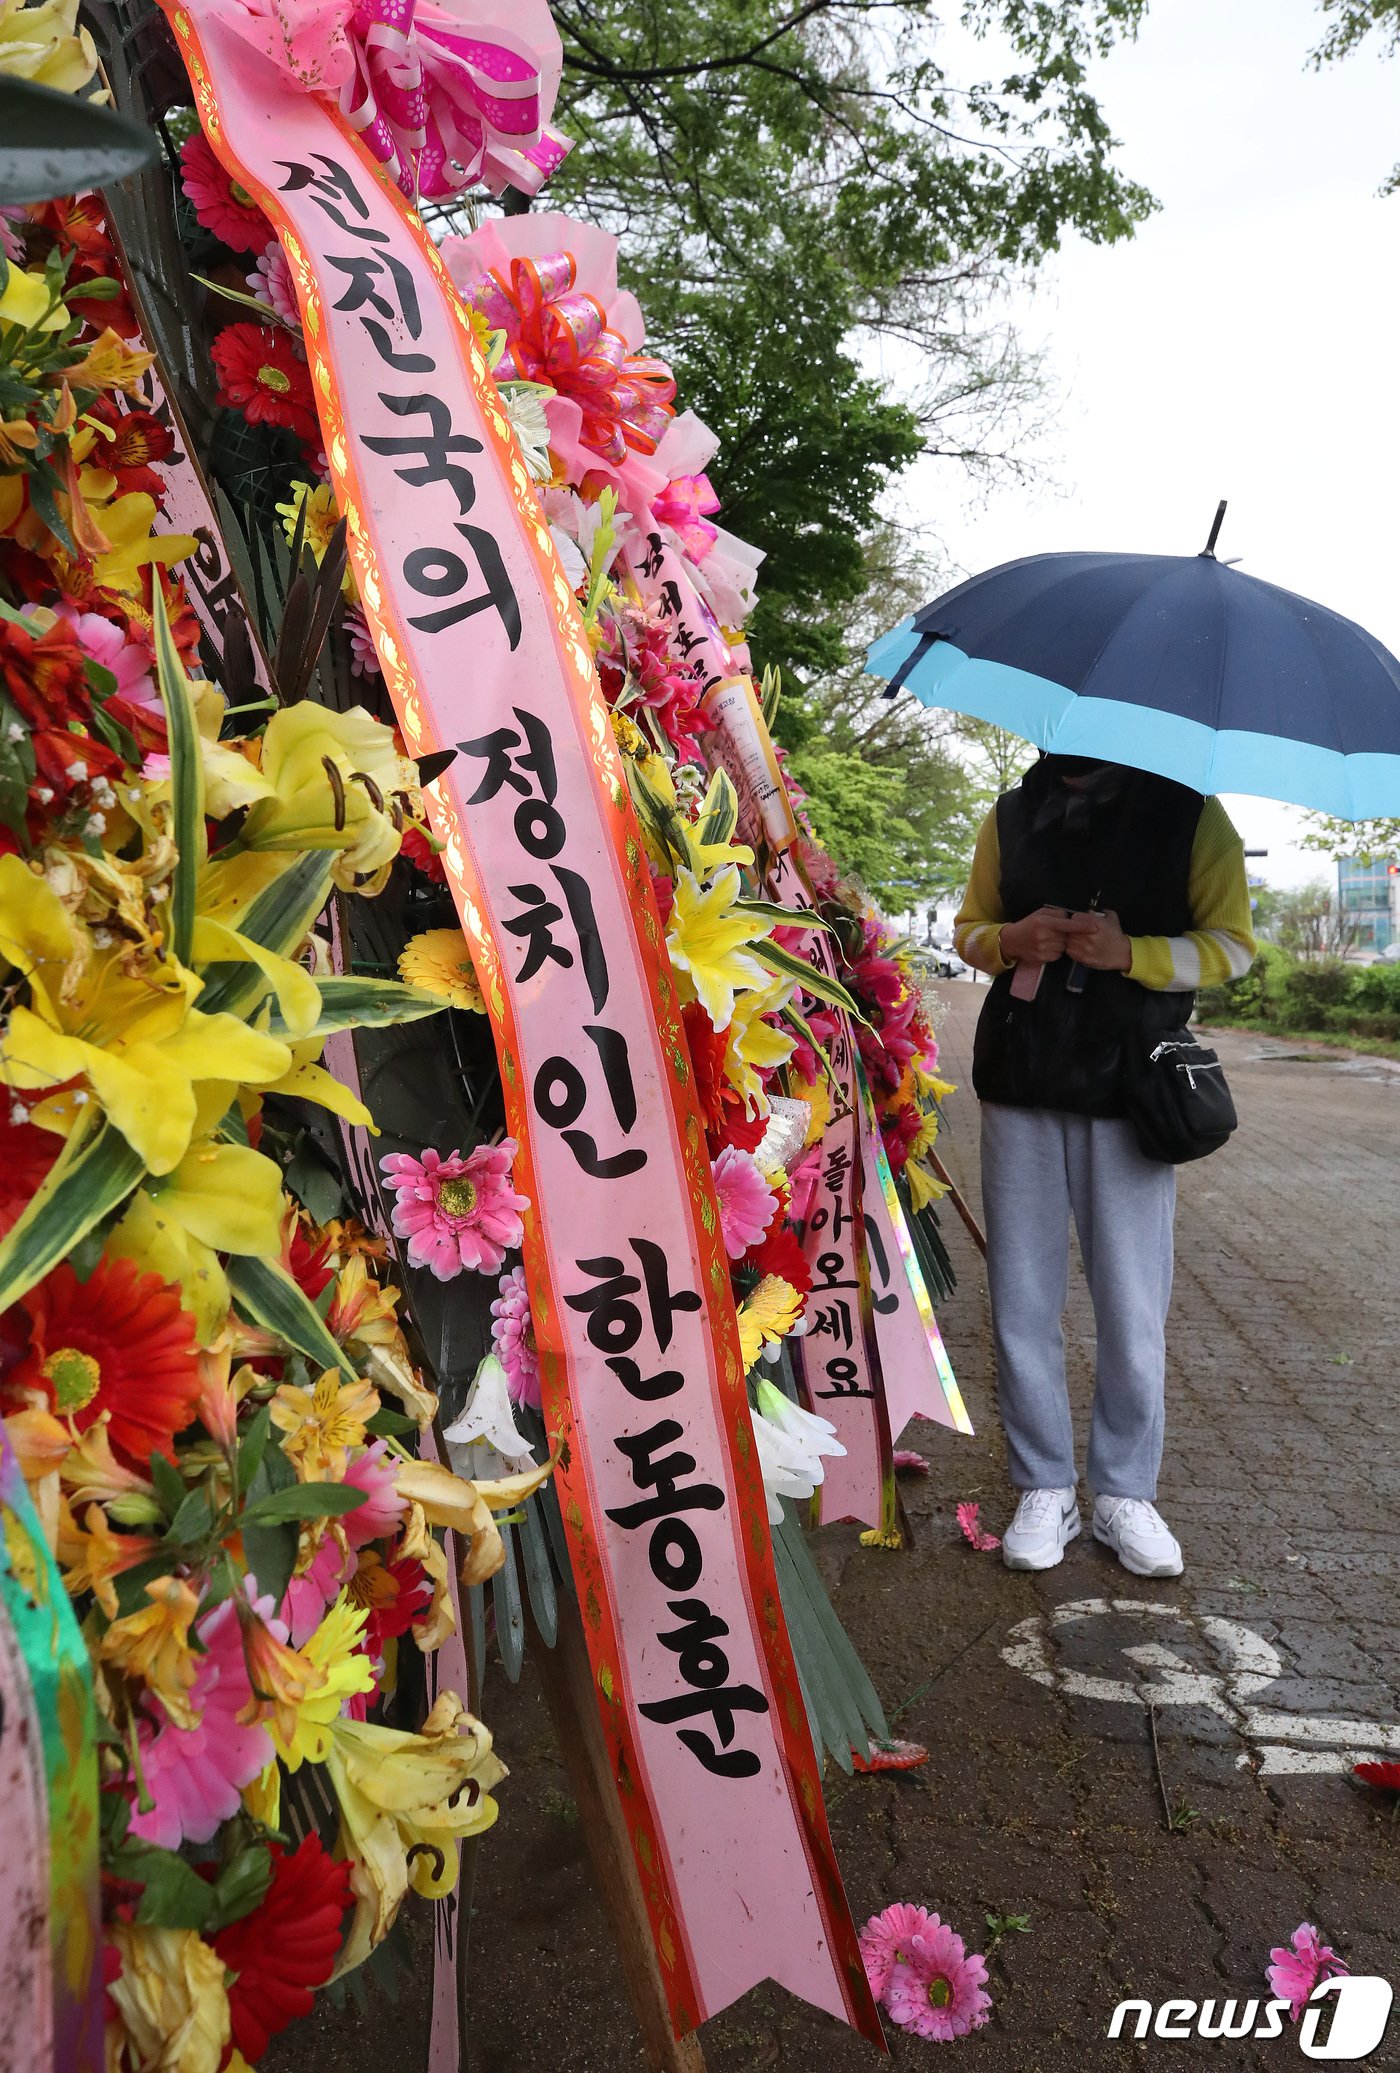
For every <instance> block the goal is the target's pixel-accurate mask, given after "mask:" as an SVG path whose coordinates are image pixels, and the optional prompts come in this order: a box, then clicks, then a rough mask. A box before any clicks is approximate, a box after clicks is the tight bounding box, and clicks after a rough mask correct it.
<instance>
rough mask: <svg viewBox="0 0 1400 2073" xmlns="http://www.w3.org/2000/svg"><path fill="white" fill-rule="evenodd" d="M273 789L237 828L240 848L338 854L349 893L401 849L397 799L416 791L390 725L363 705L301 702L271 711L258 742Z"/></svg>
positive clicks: (339, 880) (338, 872) (337, 871)
mask: <svg viewBox="0 0 1400 2073" xmlns="http://www.w3.org/2000/svg"><path fill="white" fill-rule="evenodd" d="M262 775H263V777H264V778H265V779H266V780H267V782H268V784H269V786H270V787H271V791H270V794H269V796H268V797H266V798H262V799H259V800H257V801H256V802H255V803H254V805H253V806H252V807H251V808H250V810H249V813H248V817H247V819H246V820H245V821H244V823H243V826H242V828H241V829H240V830H239V836H238V840H239V843H240V845H241V846H242V848H243V849H245V850H303V849H325V850H335V851H338V852H339V855H338V857H337V860H336V863H335V867H334V877H335V882H336V884H337V885H339V886H340V887H341V889H342V890H343V891H346V892H352V891H355V890H356V889H357V887H358V884H359V881H360V880H361V879H370V880H373V879H374V877H375V875H376V874H377V873H378V872H380V871H381V870H383V871H385V872H387V870H388V866H389V865H390V864H391V863H392V862H393V860H394V858H395V857H396V856H397V854H398V848H399V828H400V823H401V820H402V812H401V807H400V805H399V801H401V800H406V799H407V797H408V795H409V793H410V792H411V791H413V790H415V789H416V785H417V776H416V773H415V771H414V767H413V765H412V764H411V763H410V762H409V761H408V760H407V759H406V758H405V757H403V756H401V755H400V754H399V751H398V749H397V747H396V746H395V742H394V735H393V730H392V729H391V728H389V727H386V726H385V725H384V723H383V722H382V721H381V720H376V719H375V718H374V716H373V714H372V713H368V712H366V711H365V709H364V707H363V706H359V705H352V706H350V707H349V708H348V710H347V711H345V712H332V711H331V710H330V709H329V708H328V707H326V706H321V705H317V704H315V703H314V702H313V701H312V700H311V699H309V698H308V699H304V700H303V701H302V703H301V704H300V705H294V706H290V707H286V706H284V707H283V708H282V710H281V711H280V712H276V713H274V714H273V716H272V718H271V719H270V720H269V722H268V724H267V730H266V732H265V733H264V735H263V739H262Z"/></svg>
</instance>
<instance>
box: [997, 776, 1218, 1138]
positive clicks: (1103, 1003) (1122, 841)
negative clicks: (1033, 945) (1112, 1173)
mask: <svg viewBox="0 0 1400 2073" xmlns="http://www.w3.org/2000/svg"><path fill="white" fill-rule="evenodd" d="M1064 799H1065V793H1064V790H1063V787H1062V785H1061V783H1060V780H1059V778H1058V776H1057V775H1056V773H1055V771H1054V768H1053V765H1047V764H1044V763H1042V764H1037V765H1036V767H1035V768H1034V769H1032V770H1029V771H1028V772H1027V773H1026V775H1025V777H1024V778H1023V779H1022V780H1021V782H1020V784H1019V785H1017V786H1016V787H1015V789H1014V790H1012V791H1010V792H1005V793H1003V794H1002V796H1001V798H1000V799H999V800H998V801H997V806H996V816H997V841H998V845H999V848H1000V851H1001V908H1002V913H1003V915H1004V916H1005V918H1006V920H1007V921H1021V920H1023V919H1024V917H1025V916H1026V915H1027V914H1032V913H1034V912H1035V910H1036V908H1037V907H1046V906H1049V907H1073V908H1079V909H1082V908H1089V907H1094V906H1097V907H1101V908H1106V909H1111V910H1112V911H1113V912H1114V913H1116V914H1117V916H1118V919H1119V922H1120V923H1121V925H1122V927H1123V931H1124V933H1125V934H1126V935H1129V936H1180V935H1184V934H1185V933H1186V931H1187V930H1188V929H1189V928H1190V927H1191V925H1192V915H1191V905H1190V896H1189V886H1190V874H1191V849H1192V845H1193V843H1194V841H1195V837H1196V827H1197V823H1198V822H1199V820H1200V817H1201V809H1202V807H1203V806H1204V804H1205V801H1204V800H1203V798H1202V796H1201V794H1200V793H1199V792H1193V791H1190V790H1188V788H1187V787H1186V786H1185V785H1178V784H1175V783H1173V782H1172V780H1171V779H1170V778H1164V777H1154V776H1151V775H1149V774H1148V773H1147V772H1145V771H1136V770H1134V771H1129V772H1128V773H1127V774H1126V780H1125V782H1124V783H1123V785H1122V788H1121V790H1119V791H1118V792H1117V794H1116V795H1115V796H1114V797H1112V798H1110V799H1107V800H1104V801H1100V802H1097V803H1095V804H1092V805H1091V806H1090V808H1089V809H1088V811H1087V812H1081V811H1079V810H1078V809H1077V808H1076V809H1073V810H1072V811H1071V812H1070V813H1069V814H1066V813H1065V812H1064V811H1062V810H1061V809H1062V807H1063V803H1064ZM1072 969H1073V967H1072V965H1071V963H1070V960H1069V959H1068V958H1067V957H1062V958H1060V959H1059V960H1058V961H1057V962H1056V963H1055V964H1052V965H1048V966H1047V967H1046V969H1045V971H1044V973H1043V974H1042V976H1041V981H1040V987H1039V991H1038V992H1037V994H1036V997H1035V999H1034V1000H1030V1001H1026V1000H1017V999H1015V998H1014V997H1013V996H1012V993H1011V979H1012V974H1011V973H1010V972H1003V973H1002V974H1001V976H1000V977H999V978H998V979H996V980H994V981H993V983H992V989H991V992H990V993H989V995H988V996H987V999H986V1001H985V1003H984V1004H983V1008H982V1013H981V1017H980V1019H979V1021H978V1024H977V1039H976V1043H975V1046H974V1049H973V1066H972V1084H973V1086H974V1088H975V1089H976V1091H977V1094H978V1096H979V1098H980V1099H981V1100H983V1101H994V1102H1004V1103H1006V1104H1007V1105H1008V1106H1010V1107H1013V1108H1045V1109H1063V1110H1068V1111H1069V1112H1070V1113H1072V1114H1076V1115H1087V1116H1121V1115H1122V1114H1123V1113H1124V1105H1123V1099H1122V1078H1123V1047H1124V1042H1125V1040H1126V1039H1127V1038H1128V1037H1129V1036H1130V1035H1132V1034H1135V1033H1146V1032H1148V1031H1151V1030H1158V1029H1161V1030H1169V1029H1179V1028H1181V1027H1182V1025H1183V1024H1184V1023H1185V1022H1186V1021H1187V1019H1188V1018H1189V1016H1190V1014H1191V1010H1192V1008H1193V1006H1194V1005H1195V996H1194V995H1193V994H1189V993H1154V992H1152V991H1151V990H1150V989H1149V988H1147V987H1145V986H1140V985H1139V984H1138V983H1137V981H1136V980H1135V979H1130V978H1128V977H1126V976H1125V974H1123V973H1122V972H1087V973H1086V974H1085V975H1084V988H1083V991H1082V992H1081V993H1070V992H1068V991H1067V990H1066V981H1067V980H1068V979H1069V976H1070V973H1071V970H1072Z"/></svg>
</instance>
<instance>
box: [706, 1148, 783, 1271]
mask: <svg viewBox="0 0 1400 2073" xmlns="http://www.w3.org/2000/svg"><path fill="white" fill-rule="evenodd" d="M713 1171H714V1176H715V1193H716V1195H717V1196H718V1197H719V1228H720V1235H721V1236H722V1237H723V1239H724V1249H725V1251H726V1252H727V1253H728V1254H729V1257H730V1259H731V1260H740V1259H742V1258H743V1256H744V1254H745V1253H746V1252H747V1251H748V1249H749V1247H750V1246H751V1245H757V1244H758V1241H759V1239H760V1238H761V1237H762V1236H763V1234H764V1232H765V1231H766V1230H767V1229H768V1226H769V1225H770V1224H771V1223H772V1221H773V1212H774V1210H775V1209H776V1208H777V1206H778V1198H777V1196H776V1195H775V1194H774V1193H773V1190H772V1189H771V1188H770V1187H769V1185H768V1183H767V1181H766V1180H765V1179H764V1178H763V1175H762V1174H761V1173H760V1172H759V1169H758V1161H757V1159H755V1157H754V1155H753V1153H752V1152H741V1151H740V1150H739V1148H738V1146H737V1145H732V1144H727V1145H726V1146H725V1147H724V1150H723V1151H722V1152H721V1153H720V1155H719V1157H718V1158H717V1159H716V1160H715V1161H714V1166H713Z"/></svg>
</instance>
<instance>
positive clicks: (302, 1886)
mask: <svg viewBox="0 0 1400 2073" xmlns="http://www.w3.org/2000/svg"><path fill="white" fill-rule="evenodd" d="M271 1848H272V1883H271V1885H270V1886H269V1887H268V1889H267V1892H266V1893H265V1894H264V1895H263V1898H262V1900H261V1902H260V1903H259V1905H258V1906H257V1907H255V1908H254V1909H253V1912H252V1913H251V1914H250V1915H244V1917H243V1919H242V1920H241V1921H239V1922H233V1923H230V1925H229V1927H228V1928H227V1929H221V1930H220V1931H219V1933H218V1935H217V1936H214V1937H211V1939H210V1941H211V1942H212V1944H213V1946H214V1949H215V1950H216V1951H217V1953H218V1955H219V1957H220V1958H221V1959H222V1960H223V1962H224V1964H225V1965H226V1966H227V1967H228V1969H229V1971H230V1972H231V1973H232V1974H233V1975H234V1977H233V1978H232V1979H231V1980H230V1982H229V1990H228V2011H229V2019H230V2021H231V2023H232V2026H233V2041H234V2043H235V2044H236V2045H237V2047H238V2049H239V2050H240V2051H241V2052H242V2054H243V2056H244V2058H245V2059H247V2060H248V2061H249V2063H250V2064H253V2065H256V2064H257V2062H258V2060H259V2059H260V2058H261V2057H262V2055H263V2053H264V2052H265V2051H266V2050H267V2047H268V2044H269V2043H270V2041H271V2040H272V2038H274V2037H275V2036H276V2035H277V2034H278V2032H279V2031H280V2030H285V2029H286V2027H287V2025H288V2023H293V2022H295V2021H296V2020H297V2018H298V2017H299V2016H305V2015H309V2014H310V2013H311V1996H312V1989H313V1988H315V1987H322V1986H324V1985H325V1983H326V1981H327V1980H328V1979H329V1978H330V1976H331V1973H332V1971H333V1970H334V1968H335V1961H336V1958H337V1956H338V1955H339V1952H340V1932H341V1924H342V1921H343V1918H344V1915H345V1910H346V1908H347V1907H349V1905H350V1900H351V1894H350V1866H349V1865H348V1864H346V1863H339V1864H338V1863H336V1862H335V1860H334V1859H333V1858H331V1857H330V1856H329V1855H328V1854H327V1851H326V1846H325V1844H324V1843H323V1842H322V1841H321V1838H320V1837H319V1836H317V1835H308V1836H306V1837H305V1838H304V1839H303V1840H302V1842H301V1843H300V1845H299V1846H298V1848H297V1849H295V1850H294V1851H292V1852H291V1854H290V1855H289V1854H288V1853H287V1851H285V1850H284V1849H282V1848H281V1847H280V1845H279V1844H277V1843H273V1844H272V1846H271Z"/></svg>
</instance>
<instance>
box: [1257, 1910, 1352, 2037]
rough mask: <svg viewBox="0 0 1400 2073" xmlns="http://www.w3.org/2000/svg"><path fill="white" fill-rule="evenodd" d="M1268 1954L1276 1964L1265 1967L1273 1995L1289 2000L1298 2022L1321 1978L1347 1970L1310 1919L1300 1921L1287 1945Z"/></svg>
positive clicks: (1291, 2012) (1289, 2005) (1293, 2015)
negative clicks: (1308, 1920) (1324, 1941)
mask: <svg viewBox="0 0 1400 2073" xmlns="http://www.w3.org/2000/svg"><path fill="white" fill-rule="evenodd" d="M1290 1946H1291V1948H1290ZM1269 1956H1270V1958H1271V1959H1272V1960H1273V1963H1272V1964H1271V1965H1268V1966H1266V1967H1265V1977H1266V1979H1267V1980H1268V1982H1269V1986H1270V1988H1271V1990H1272V1992H1273V1995H1274V1998H1275V1999H1276V2000H1278V2001H1286V2002H1287V2003H1288V2012H1289V2014H1290V2015H1291V2017H1292V2018H1293V2021H1294V2022H1295V2023H1296V2022H1297V2020H1298V2018H1299V2016H1300V2015H1301V2014H1302V2012H1303V2010H1304V2009H1305V2008H1306V2006H1307V2004H1308V1997H1309V1996H1310V1994H1311V1993H1312V1990H1313V1988H1314V1987H1315V1986H1316V1985H1317V1983H1318V1981H1319V1980H1320V1979H1332V1978H1333V1977H1334V1976H1335V1975H1336V1974H1337V1973H1342V1972H1346V1971H1347V1970H1348V1968H1347V1966H1346V1965H1344V1964H1343V1963H1342V1960H1341V1959H1340V1958H1339V1957H1338V1956H1337V1953H1336V1952H1335V1951H1334V1950H1333V1948H1332V1946H1331V1944H1327V1943H1323V1942H1322V1941H1321V1939H1320V1938H1319V1936H1318V1933H1317V1930H1316V1929H1315V1928H1314V1927H1313V1925H1312V1923H1311V1922H1300V1923H1299V1924H1298V1927H1297V1928H1296V1929H1295V1930H1294V1932H1293V1934H1292V1936H1290V1937H1289V1939H1288V1944H1286V1945H1285V1944H1276V1945H1275V1946H1274V1948H1273V1950H1271V1951H1270V1953H1269Z"/></svg>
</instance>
